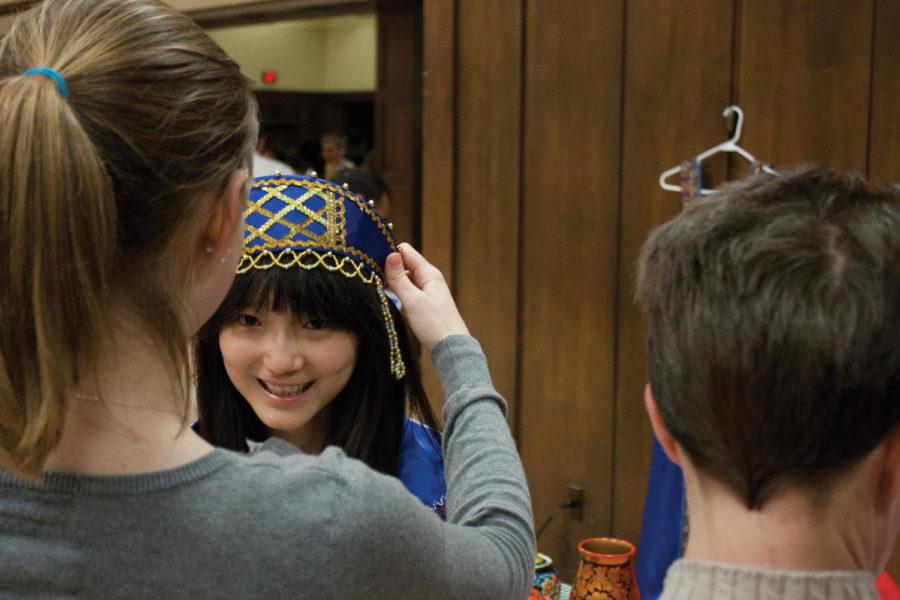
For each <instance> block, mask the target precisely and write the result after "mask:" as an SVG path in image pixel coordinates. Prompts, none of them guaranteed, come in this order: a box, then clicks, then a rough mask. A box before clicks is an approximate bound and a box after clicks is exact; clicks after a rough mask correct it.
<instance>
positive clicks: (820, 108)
mask: <svg viewBox="0 0 900 600" xmlns="http://www.w3.org/2000/svg"><path fill="white" fill-rule="evenodd" d="M872 10H873V0H832V1H830V2H818V1H816V0H797V1H796V2H784V1H783V0H753V1H752V2H743V3H742V4H741V23H740V51H739V67H738V68H739V70H740V74H739V84H738V93H737V100H738V102H739V104H740V105H741V107H742V108H743V109H744V111H745V112H746V114H747V120H746V123H745V128H746V134H745V135H744V136H743V139H742V144H743V145H744V146H745V147H746V148H747V149H748V150H750V152H753V153H754V154H755V155H756V156H757V157H760V158H762V159H764V160H766V161H768V162H771V163H772V164H774V165H775V166H776V168H788V167H791V166H795V165H797V164H804V163H811V162H814V163H819V164H823V165H829V166H833V167H839V168H844V169H855V170H858V171H860V172H865V170H866V151H867V148H866V145H867V138H868V119H869V118H868V114H869V77H870V58H871V52H872Z"/></svg>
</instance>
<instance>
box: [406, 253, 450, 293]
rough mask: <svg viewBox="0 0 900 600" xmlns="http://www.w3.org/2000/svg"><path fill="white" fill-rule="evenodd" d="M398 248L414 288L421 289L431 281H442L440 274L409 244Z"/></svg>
mask: <svg viewBox="0 0 900 600" xmlns="http://www.w3.org/2000/svg"><path fill="white" fill-rule="evenodd" d="M399 248H400V252H401V254H402V256H403V264H404V266H405V267H406V269H407V270H408V273H409V277H410V279H412V282H413V283H414V284H415V285H416V287H418V288H420V289H422V288H424V287H425V286H426V285H427V284H428V283H429V282H431V281H443V275H441V272H440V271H438V270H437V268H436V267H435V266H434V265H432V264H431V263H430V262H428V260H426V259H425V257H424V256H422V254H421V253H419V251H418V250H416V249H415V248H413V247H412V246H411V245H410V244H407V243H406V242H403V243H402V244H400V246H399Z"/></svg>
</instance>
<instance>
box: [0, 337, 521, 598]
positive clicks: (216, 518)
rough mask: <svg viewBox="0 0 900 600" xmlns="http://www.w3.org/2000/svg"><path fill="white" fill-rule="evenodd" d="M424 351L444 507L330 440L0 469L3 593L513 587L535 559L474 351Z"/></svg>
mask: <svg viewBox="0 0 900 600" xmlns="http://www.w3.org/2000/svg"><path fill="white" fill-rule="evenodd" d="M432 358H433V360H434V361H435V364H436V366H437V369H438V373H439V374H440V377H441V381H442V384H443V386H444V396H445V398H446V399H447V403H446V406H445V408H444V422H445V432H444V436H443V444H444V460H445V463H446V477H447V490H448V494H447V496H448V497H447V522H444V521H441V520H440V518H438V517H437V515H436V514H435V513H434V512H433V511H430V510H427V509H425V508H424V507H423V506H422V504H421V503H420V502H419V501H418V500H417V499H416V498H415V497H414V496H412V495H411V494H409V493H408V492H407V491H406V490H405V489H404V487H403V485H402V484H401V483H400V482H399V481H398V480H396V479H394V478H392V477H387V476H384V475H381V474H379V473H376V472H374V471H372V470H370V469H369V468H367V467H366V466H365V465H364V464H362V463H361V462H359V461H356V460H352V459H349V458H347V457H346V456H345V455H344V454H343V453H342V452H341V451H340V450H338V449H336V448H328V449H326V450H325V451H324V452H323V453H322V454H321V455H320V456H308V455H303V454H297V453H295V452H287V451H286V447H285V446H284V445H282V444H281V443H279V442H277V441H273V442H269V443H267V444H265V445H264V446H263V448H262V449H261V450H259V451H258V452H256V453H255V454H253V455H250V456H247V455H241V454H237V453H233V452H229V451H225V450H221V449H217V450H215V451H213V452H212V453H210V454H208V455H207V456H205V457H203V458H201V459H200V460H197V461H195V462H193V463H190V464H187V465H184V466H182V467H179V468H176V469H172V470H169V471H162V472H157V473H148V474H142V475H131V476H83V475H73V474H62V473H49V474H47V475H45V477H44V479H43V487H42V488H41V489H38V488H37V487H34V486H30V485H27V484H25V483H23V482H20V481H17V480H16V479H15V478H13V477H12V476H11V475H9V474H8V473H6V472H2V471H0V597H3V598H7V597H20V596H28V597H32V596H31V595H34V597H38V596H39V597H42V598H43V597H53V598H72V597H77V598H283V597H291V598H315V599H319V598H342V599H343V598H387V597H403V598H448V599H449V598H453V599H460V598H479V599H480V598H491V599H495V598H513V599H515V600H521V599H522V598H525V597H526V596H527V594H528V589H529V587H530V585H531V578H532V575H533V566H534V533H533V525H532V519H531V508H530V499H529V496H528V488H527V486H526V483H525V476H524V473H523V471H522V465H521V462H520V461H519V457H518V455H517V453H516V449H515V445H514V443H513V440H512V437H511V436H510V433H509V429H508V427H507V425H506V421H505V410H506V404H505V403H504V401H503V399H502V398H500V396H499V395H498V394H497V392H496V391H495V390H494V389H493V387H492V386H491V381H490V375H489V373H488V371H487V365H486V363H485V360H484V355H483V354H482V352H481V349H480V347H479V346H478V343H477V342H476V341H475V340H474V339H472V338H469V337H464V336H453V337H451V338H448V339H446V340H444V341H443V342H441V343H440V344H438V346H437V347H436V348H435V349H434V350H433V352H432Z"/></svg>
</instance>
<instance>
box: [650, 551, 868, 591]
mask: <svg viewBox="0 0 900 600" xmlns="http://www.w3.org/2000/svg"><path fill="white" fill-rule="evenodd" d="M851 599H852V600H878V593H877V592H876V591H875V577H874V576H873V575H872V574H871V573H865V572H863V571H769V570H764V569H752V568H749V567H739V566H735V565H727V564H723V563H715V562H707V561H701V560H686V559H682V560H677V561H675V562H674V563H672V566H671V567H669V570H668V571H667V572H666V580H665V583H664V584H663V591H662V595H661V596H660V597H659V600H851Z"/></svg>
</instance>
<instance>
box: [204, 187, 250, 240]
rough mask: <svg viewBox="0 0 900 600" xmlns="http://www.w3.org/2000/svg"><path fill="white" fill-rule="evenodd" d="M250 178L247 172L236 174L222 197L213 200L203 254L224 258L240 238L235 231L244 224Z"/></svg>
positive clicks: (205, 231) (207, 222)
mask: <svg viewBox="0 0 900 600" xmlns="http://www.w3.org/2000/svg"><path fill="white" fill-rule="evenodd" d="M249 177H250V176H249V174H248V173H247V171H246V170H240V171H237V172H235V173H234V175H232V177H231V181H230V182H229V183H228V186H227V187H226V188H225V191H224V192H223V193H222V195H221V196H219V197H218V198H215V199H214V200H213V205H212V208H211V210H210V211H209V215H208V216H207V219H206V223H205V225H204V227H203V238H202V240H201V243H202V244H203V245H204V247H203V248H201V252H205V253H207V254H211V255H212V256H215V257H219V256H224V255H225V254H227V253H228V252H229V250H230V249H231V244H232V243H233V240H234V237H235V236H237V237H238V238H240V236H239V234H238V233H236V232H235V230H236V229H237V230H240V229H241V225H242V223H243V214H244V206H245V204H246V202H247V197H246V184H247V180H248V179H249Z"/></svg>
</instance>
